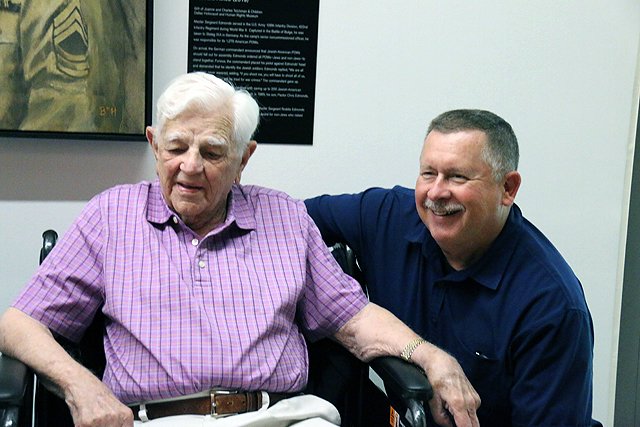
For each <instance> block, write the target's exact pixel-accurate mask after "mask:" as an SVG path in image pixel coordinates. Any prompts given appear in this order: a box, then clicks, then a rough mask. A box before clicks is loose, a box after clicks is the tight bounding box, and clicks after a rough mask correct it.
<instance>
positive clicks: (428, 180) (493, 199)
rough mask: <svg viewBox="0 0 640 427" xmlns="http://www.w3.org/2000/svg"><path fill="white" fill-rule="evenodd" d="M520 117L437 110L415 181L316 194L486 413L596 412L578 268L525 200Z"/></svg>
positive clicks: (567, 419)
mask: <svg viewBox="0 0 640 427" xmlns="http://www.w3.org/2000/svg"><path fill="white" fill-rule="evenodd" d="M517 167H518V142H517V139H516V136H515V134H514V132H513V130H512V128H511V126H510V125H509V124H508V123H507V122H506V121H504V120H503V119H502V118H500V117H498V116H497V115H495V114H493V113H491V112H488V111H479V110H454V111H449V112H446V113H443V114H441V115H440V116H438V117H437V118H435V119H434V120H433V121H432V123H431V125H430V126H429V129H428V131H427V136H426V139H425V141H424V145H423V148H422V153H421V156H420V174H419V176H418V178H417V181H416V186H415V191H413V190H410V189H407V188H402V187H394V188H393V189H390V190H386V189H380V188H372V189H369V190H367V191H365V192H363V193H361V194H353V195H339V196H320V197H317V198H314V199H310V200H307V201H306V205H307V208H308V211H309V214H310V215H311V217H312V218H313V219H314V220H315V222H316V223H317V224H318V226H319V228H320V231H321V233H322V235H323V237H324V239H325V241H327V242H329V243H334V242H336V241H342V242H345V243H347V244H349V245H350V246H351V247H352V248H353V249H354V251H355V253H356V255H357V256H358V259H359V262H360V265H361V267H362V269H363V272H364V275H365V280H366V281H367V282H368V286H369V296H370V299H371V301H372V302H375V303H378V304H380V305H381V306H383V307H385V308H387V309H389V310H390V311H391V312H392V313H394V314H395V315H397V316H398V317H399V318H400V319H401V320H403V321H404V322H405V323H407V325H408V326H409V327H411V328H413V329H414V330H415V331H417V332H418V333H419V334H420V335H421V336H423V337H425V338H426V339H427V340H429V341H430V342H431V343H433V344H434V345H437V346H439V347H440V348H443V349H444V350H446V351H448V352H449V353H450V354H451V355H453V356H454V357H455V358H456V359H457V360H458V361H459V362H460V364H461V366H462V368H463V370H464V372H465V373H466V375H467V376H468V378H469V380H470V381H471V383H472V385H473V386H474V387H475V389H476V390H477V391H478V393H479V394H480V398H481V399H482V406H481V407H480V409H479V410H478V419H479V421H480V424H481V425H485V426H533V425H535V426H552V425H554V426H556V425H557V426H587V425H591V423H592V420H591V407H592V351H593V328H592V322H591V316H590V314H589V310H588V308H587V304H586V302H585V298H584V294H583V290H582V287H581V285H580V282H579V281H578V279H577V278H576V277H575V275H574V273H573V272H572V271H571V268H570V267H569V266H568V265H567V263H566V262H565V261H564V259H563V258H562V256H561V255H560V254H559V253H558V251H557V250H556V249H555V248H554V247H553V245H552V244H551V242H549V240H547V239H546V238H545V237H544V236H543V235H542V233H541V232H540V231H539V230H538V229H536V228H535V227H534V226H533V225H532V224H531V223H530V222H529V221H527V220H526V219H525V218H524V217H523V216H522V213H521V211H520V209H519V208H518V206H516V205H515V203H514V200H515V197H516V194H517V192H518V189H519V187H520V181H521V177H520V174H519V173H518V172H517Z"/></svg>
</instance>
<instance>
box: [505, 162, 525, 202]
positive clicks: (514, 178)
mask: <svg viewBox="0 0 640 427" xmlns="http://www.w3.org/2000/svg"><path fill="white" fill-rule="evenodd" d="M521 182H522V177H521V176H520V173H519V172H518V171H511V172H509V173H507V174H506V175H505V177H504V183H503V185H504V188H503V193H502V204H503V205H504V206H511V205H512V204H513V203H514V201H515V199H516V194H518V189H519V188H520V183H521Z"/></svg>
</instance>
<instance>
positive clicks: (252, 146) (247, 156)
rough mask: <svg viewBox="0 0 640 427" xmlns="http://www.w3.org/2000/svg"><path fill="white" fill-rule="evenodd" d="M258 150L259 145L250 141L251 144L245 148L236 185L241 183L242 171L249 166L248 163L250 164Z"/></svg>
mask: <svg viewBox="0 0 640 427" xmlns="http://www.w3.org/2000/svg"><path fill="white" fill-rule="evenodd" d="M256 148H258V143H257V142H256V141H254V140H251V141H249V143H248V144H247V148H245V150H244V153H243V154H242V160H241V161H240V170H238V176H236V179H235V183H236V184H239V183H240V177H241V176H242V171H243V170H244V167H245V166H247V163H249V159H250V158H251V156H252V155H253V153H254V152H255V151H256Z"/></svg>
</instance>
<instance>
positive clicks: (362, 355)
mask: <svg viewBox="0 0 640 427" xmlns="http://www.w3.org/2000/svg"><path fill="white" fill-rule="evenodd" d="M335 338H336V339H337V340H338V341H339V342H340V343H342V345H344V346H345V347H346V348H347V349H348V350H349V351H351V352H352V353H353V354H355V355H356V356H357V357H358V358H359V359H361V360H364V361H368V360H371V359H373V358H375V357H379V356H399V355H400V353H401V352H402V350H403V349H404V348H405V346H406V345H407V344H408V343H410V342H411V341H413V340H415V339H416V338H418V336H417V335H416V334H415V333H414V332H413V331H412V330H411V329H409V328H408V327H407V326H406V325H405V324H404V323H402V322H401V321H400V320H399V319H398V318H396V317H395V316H394V315H393V314H392V313H391V312H389V311H387V310H385V309H384V308H382V307H379V306H377V305H375V304H373V303H369V304H367V305H366V306H365V307H364V309H362V310H361V311H360V312H359V313H358V314H356V315H355V316H354V317H353V318H352V319H351V320H349V321H348V322H347V323H346V324H345V325H344V326H343V327H342V328H341V329H340V330H339V331H338V332H337V333H336V334H335ZM411 361H412V362H413V363H415V364H416V365H418V366H420V367H421V368H422V369H423V370H424V371H425V373H426V375H427V377H428V378H429V382H430V383H431V385H432V387H433V391H434V396H433V398H432V399H431V400H430V401H429V407H430V410H431V416H432V417H433V419H434V420H435V421H436V422H437V423H438V424H439V425H441V426H451V427H453V426H454V424H453V421H454V420H455V425H456V426H458V427H472V426H473V427H475V426H479V425H480V423H479V422H478V418H477V415H476V410H477V409H478V407H479V406H480V396H478V393H476V391H475V390H474V388H473V386H472V385H471V383H470V382H469V380H468V379H467V377H466V376H465V374H464V372H463V371H462V368H461V367H460V365H459V364H458V362H457V361H456V360H455V359H454V358H453V357H452V356H450V355H449V354H447V353H446V352H445V351H443V350H441V349H439V348H438V347H436V346H434V345H432V344H430V343H427V342H425V343H423V344H422V345H420V346H418V347H417V348H416V349H415V351H414V352H413V354H412V356H411Z"/></svg>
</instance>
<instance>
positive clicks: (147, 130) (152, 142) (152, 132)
mask: <svg viewBox="0 0 640 427" xmlns="http://www.w3.org/2000/svg"><path fill="white" fill-rule="evenodd" d="M155 132H156V130H155V129H154V128H152V127H151V126H147V127H146V128H145V129H144V133H145V135H146V136H147V141H149V145H151V149H152V150H153V155H154V156H155V158H156V159H157V158H158V154H157V148H158V147H157V145H156V143H155V139H154V137H155Z"/></svg>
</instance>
